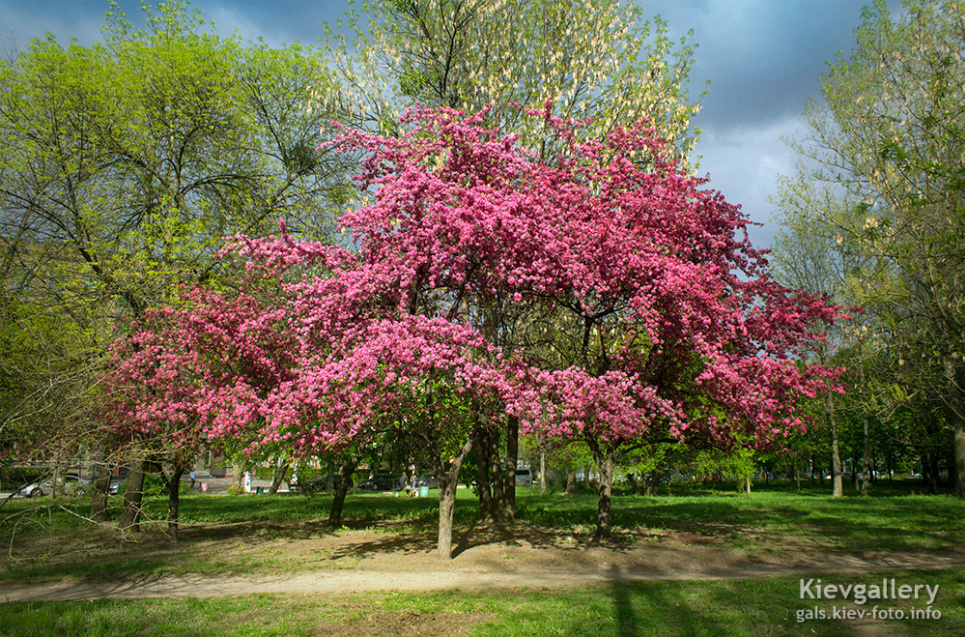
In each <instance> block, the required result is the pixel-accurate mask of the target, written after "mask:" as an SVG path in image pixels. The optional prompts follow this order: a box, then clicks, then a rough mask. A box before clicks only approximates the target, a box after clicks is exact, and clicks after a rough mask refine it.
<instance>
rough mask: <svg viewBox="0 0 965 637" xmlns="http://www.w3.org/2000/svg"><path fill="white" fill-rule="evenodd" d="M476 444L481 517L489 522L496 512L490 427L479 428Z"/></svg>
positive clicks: (477, 489) (481, 519)
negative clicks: (491, 480)
mask: <svg viewBox="0 0 965 637" xmlns="http://www.w3.org/2000/svg"><path fill="white" fill-rule="evenodd" d="M474 444H475V450H476V468H477V476H476V491H477V493H478V495H479V519H480V521H483V522H489V521H492V520H493V518H494V514H493V494H492V486H491V484H490V480H489V476H490V474H491V469H490V456H489V454H490V444H489V429H488V428H487V427H480V428H479V430H478V431H477V432H476V436H475V440H474Z"/></svg>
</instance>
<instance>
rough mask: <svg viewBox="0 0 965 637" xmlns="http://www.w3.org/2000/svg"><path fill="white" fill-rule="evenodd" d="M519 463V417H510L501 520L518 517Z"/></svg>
mask: <svg viewBox="0 0 965 637" xmlns="http://www.w3.org/2000/svg"><path fill="white" fill-rule="evenodd" d="M518 463H519V419H518V418H516V417H515V416H510V417H509V422H508V423H507V424H506V472H505V473H504V474H503V476H504V480H505V485H504V488H503V502H502V506H501V507H500V518H501V521H503V522H506V523H509V522H512V521H513V520H514V519H516V467H517V466H518Z"/></svg>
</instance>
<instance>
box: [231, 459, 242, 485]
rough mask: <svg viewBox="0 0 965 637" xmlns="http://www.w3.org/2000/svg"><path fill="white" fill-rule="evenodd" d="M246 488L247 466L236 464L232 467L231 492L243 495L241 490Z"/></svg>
mask: <svg viewBox="0 0 965 637" xmlns="http://www.w3.org/2000/svg"><path fill="white" fill-rule="evenodd" d="M244 486H245V465H244V464H243V463H240V462H239V463H235V464H233V465H231V491H232V493H241V490H242V489H244Z"/></svg>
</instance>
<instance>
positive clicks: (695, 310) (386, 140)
mask: <svg viewBox="0 0 965 637" xmlns="http://www.w3.org/2000/svg"><path fill="white" fill-rule="evenodd" d="M529 116H530V117H538V118H540V119H542V120H543V121H544V124H545V125H546V126H547V127H551V128H553V129H554V130H555V131H556V134H557V135H558V137H559V140H558V142H559V143H560V144H561V145H564V146H566V147H567V152H566V153H565V154H564V155H563V157H565V159H562V160H560V161H558V162H553V163H552V164H548V163H546V162H544V161H541V160H540V159H539V158H538V156H537V155H535V154H534V153H532V151H530V150H528V149H526V148H525V147H522V146H521V145H520V144H519V143H518V141H517V139H516V138H515V136H504V135H502V134H500V133H499V132H498V131H496V130H494V129H491V128H487V127H485V126H484V125H483V122H484V121H485V113H481V114H479V115H476V116H471V117H463V116H461V115H460V114H459V113H458V112H456V111H452V110H445V109H444V110H441V111H432V110H429V111H422V110H417V111H414V112H412V113H411V114H409V115H407V116H406V117H405V118H404V119H403V122H402V125H403V126H405V127H406V131H407V132H406V134H405V135H403V136H401V137H380V136H377V135H374V134H371V133H365V132H361V131H347V132H346V133H345V134H344V135H343V136H341V137H340V138H339V139H337V140H336V141H335V142H333V145H334V146H335V147H338V148H340V149H342V150H343V151H348V152H364V153H365V154H366V155H367V158H366V159H365V161H364V162H363V164H362V173H361V175H360V177H359V179H360V186H361V187H362V188H373V189H374V201H373V203H372V204H370V205H367V206H364V207H362V208H359V209H358V210H354V211H350V212H348V213H346V214H345V215H343V216H342V218H341V220H340V223H341V224H342V225H343V226H344V227H345V228H346V230H347V231H349V232H350V233H351V234H352V236H353V238H354V242H355V245H356V246H357V249H356V250H353V251H349V250H347V249H345V248H343V247H340V246H335V245H325V244H321V243H312V242H299V241H296V240H294V239H293V238H292V237H290V236H287V235H283V236H281V237H279V238H272V239H249V238H244V237H243V238H240V239H239V240H238V241H237V242H236V243H235V246H234V250H235V251H236V252H238V253H239V254H240V255H241V256H243V257H244V258H246V259H247V260H248V269H249V271H250V272H251V273H252V277H253V279H252V285H254V284H255V282H256V281H257V279H258V277H267V279H266V280H268V281H270V282H275V281H280V283H278V285H279V286H280V290H281V292H280V294H279V295H278V297H277V298H275V299H274V300H273V301H272V303H271V304H269V305H266V306H265V307H264V308H263V309H262V310H260V313H259V312H258V311H256V313H255V315H254V316H251V317H250V318H246V319H244V320H242V321H241V322H240V324H241V325H243V327H244V329H243V330H242V332H239V333H237V334H236V335H235V336H234V337H232V338H229V339H228V340H227V341H226V342H224V343H223V344H220V345H215V347H214V348H213V349H212V354H211V355H210V356H207V357H199V356H198V352H200V351H201V350H202V345H201V343H204V346H203V347H208V346H210V345H211V343H212V342H214V341H213V340H212V337H211V334H212V328H211V327H209V326H212V325H216V326H219V327H217V328H216V329H217V330H218V332H219V334H220V333H221V332H222V329H221V327H220V326H221V325H226V324H229V323H230V324H232V325H234V324H236V323H237V321H236V320H235V319H232V318H230V317H231V316H232V315H234V314H236V312H235V310H234V309H232V308H235V307H236V303H237V302H238V301H237V300H225V301H224V302H222V301H217V300H216V301H215V307H217V308H220V309H219V310H218V311H220V312H222V313H224V318H223V319H219V318H217V317H215V316H212V315H211V314H208V312H209V308H210V307H212V306H211V304H210V302H209V301H205V302H204V303H203V304H202V307H201V308H200V309H198V310H192V309H185V310H181V311H180V312H179V313H176V314H175V315H174V320H173V321H168V322H167V323H166V324H167V325H169V326H171V327H170V329H171V330H173V332H169V334H170V335H169V336H167V337H164V338H163V339H162V341H161V342H159V347H158V349H157V350H152V351H151V352H148V351H146V350H145V351H144V354H143V356H146V357H147V358H148V360H149V362H148V363H147V364H143V363H124V364H123V367H125V368H127V369H131V368H132V366H134V367H136V368H137V370H146V371H139V372H137V373H136V374H135V375H134V376H130V375H126V374H122V375H121V376H116V377H115V380H118V381H119V382H120V385H122V386H123V385H125V384H128V385H133V386H135V387H138V386H141V385H143V384H146V383H147V382H148V381H147V380H138V377H139V376H138V374H145V373H147V374H149V375H153V376H152V377H153V378H159V377H161V374H162V373H163V382H164V383H169V384H172V385H173V386H174V387H175V389H174V390H173V391H174V393H175V394H177V395H178V396H180V395H181V394H183V390H182V389H180V388H181V387H183V386H184V385H185V383H189V384H192V386H197V387H199V388H201V389H200V391H202V393H204V395H205V396H206V397H207V396H217V400H218V401H220V402H218V403H217V404H215V403H208V404H205V406H204V407H203V408H196V407H194V406H193V405H190V404H189V405H188V409H192V410H193V412H192V413H195V414H197V415H198V416H199V418H200V422H199V425H200V427H201V432H202V435H206V436H214V437H217V436H222V435H237V433H238V432H239V431H245V430H248V429H249V428H250V427H251V425H252V424H253V423H263V424H264V429H263V430H262V433H261V434H260V437H258V438H256V440H260V439H264V438H265V437H267V438H270V439H271V440H279V439H284V440H290V441H292V442H294V443H295V444H300V445H306V444H315V443H316V442H322V443H324V444H329V445H338V444H347V443H349V442H351V441H353V440H355V439H356V438H357V437H358V436H359V435H362V434H364V432H365V431H366V430H367V429H370V428H373V427H378V426H386V425H388V426H393V427H398V428H402V429H405V430H408V431H423V432H425V431H429V432H431V435H429V437H428V439H429V440H431V441H432V444H433V445H435V446H436V450H435V452H434V455H435V462H436V465H437V468H438V470H439V471H440V473H441V474H442V475H446V472H447V471H453V470H454V471H455V473H454V474H451V475H454V476H455V475H458V465H459V463H460V462H461V460H462V459H463V458H464V457H465V455H466V454H467V453H468V451H469V449H471V446H472V442H473V438H472V434H473V431H474V428H478V427H480V426H482V425H484V424H486V423H487V422H488V421H490V420H492V419H498V418H503V417H505V415H506V414H508V415H512V416H515V417H517V418H519V419H520V422H521V427H522V428H523V429H524V430H526V431H542V432H545V433H547V434H548V435H551V436H554V437H572V436H576V437H583V438H584V439H586V440H587V441H588V442H591V447H592V446H595V448H596V449H597V451H598V452H599V453H597V454H596V455H597V456H598V462H599V463H600V465H601V466H600V470H601V474H603V473H604V470H605V469H607V467H609V473H608V479H609V480H610V481H612V464H613V458H614V455H615V453H616V451H617V449H618V448H619V447H620V446H621V445H623V444H625V443H630V444H635V443H638V442H640V441H648V440H664V439H673V440H681V441H686V442H689V443H692V444H695V445H712V446H715V445H716V446H729V445H733V444H738V443H739V444H746V443H748V442H751V443H752V444H760V445H764V444H767V443H768V442H769V441H772V440H774V439H775V438H777V439H780V438H781V437H783V436H784V435H786V434H787V432H789V431H791V430H793V429H794V428H796V427H798V426H799V425H800V424H801V423H800V421H799V420H798V419H797V418H796V417H795V416H794V415H793V414H792V413H791V410H792V408H793V405H794V400H793V398H794V397H795V396H798V395H815V394H816V393H819V392H823V391H827V390H828V389H829V388H833V387H834V383H833V378H834V375H835V373H834V371H833V370H830V369H825V368H821V367H810V368H808V367H802V366H801V365H800V360H801V359H802V357H803V356H804V355H805V353H806V351H807V350H808V349H809V348H811V347H813V345H814V343H815V339H816V338H817V337H816V334H815V332H814V331H813V329H812V328H813V327H814V325H815V324H816V323H822V322H831V321H833V320H834V319H835V317H836V308H835V307H832V306H828V305H826V304H824V303H823V302H822V300H821V299H820V298H819V297H816V296H811V295H808V294H805V293H803V292H798V291H793V290H789V289H787V288H783V287H781V286H779V285H777V284H776V283H775V282H774V281H772V280H771V279H770V277H769V275H768V274H767V271H766V264H765V261H764V260H763V259H762V257H761V255H760V254H758V253H757V252H756V251H754V250H753V248H752V247H751V246H750V245H749V243H748V241H747V239H746V235H745V236H744V237H743V238H740V236H739V235H740V234H741V233H742V232H743V231H744V229H745V226H746V223H747V222H746V220H745V219H744V218H742V217H741V216H740V214H739V212H738V209H737V208H735V207H734V206H731V205H729V204H727V203H726V202H725V201H724V199H723V198H722V197H721V196H720V195H719V194H718V193H716V192H713V191H708V190H704V189H703V188H702V181H701V180H700V179H697V178H694V177H692V176H690V175H688V174H687V173H685V172H683V171H682V170H681V169H680V168H679V167H678V166H677V165H676V163H674V162H672V161H664V160H660V159H658V160H657V161H655V162H651V161H648V162H645V163H644V164H642V165H640V166H638V165H636V164H635V163H634V161H633V157H634V156H635V154H636V153H645V154H646V155H647V156H650V157H657V158H659V157H660V156H661V152H662V148H663V146H664V144H665V142H663V141H661V140H659V139H657V138H655V136H654V131H653V130H652V129H649V128H646V127H642V126H638V127H636V128H633V129H629V130H623V129H620V130H617V131H616V132H614V133H613V134H612V135H610V136H609V137H608V138H607V139H606V140H604V141H602V142H581V141H579V140H578V139H577V138H576V137H575V136H574V134H573V130H572V127H571V126H570V125H567V124H566V123H565V122H563V121H561V120H560V119H559V118H555V117H554V116H553V115H552V113H551V112H550V111H549V110H548V109H547V110H545V111H542V112H531V113H530V114H529ZM283 230H284V228H283ZM271 285H272V286H274V285H275V283H271ZM241 298H247V297H238V300H240V299H241ZM199 312H200V313H199ZM201 316H206V317H207V318H204V319H201V318H200V317H201ZM520 316H523V317H525V318H524V319H523V320H522V321H521V320H520V318H519V317H520ZM521 323H525V324H526V326H527V329H530V330H531V332H532V333H533V334H537V333H539V331H540V330H539V328H540V326H543V325H552V326H554V327H555V328H556V330H557V334H558V335H559V338H558V339H557V340H556V341H555V342H553V343H551V347H553V348H555V349H556V350H558V351H560V352H563V353H564V355H563V357H556V356H547V355H546V354H545V352H546V349H545V347H544V346H543V344H539V346H529V345H527V344H526V343H525V341H522V342H519V344H517V345H516V346H515V347H514V348H513V349H511V350H509V351H507V350H506V349H505V348H502V347H500V345H499V337H498V333H499V331H500V330H503V329H507V328H509V327H516V328H518V326H519V325H520V324H521ZM279 334H281V335H282V336H281V338H283V339H287V340H288V341H290V342H292V343H296V344H297V345H290V346H286V347H283V348H280V349H279V350H278V351H279V352H283V353H284V355H285V356H288V355H289V354H290V353H292V352H297V354H296V355H295V357H296V359H295V360H294V364H292V365H290V370H291V371H290V373H291V374H292V376H291V378H290V379H288V380H285V379H281V382H277V383H275V382H272V383H267V384H258V383H255V382H252V381H251V380H250V378H251V376H250V375H249V374H248V372H244V371H240V370H239V371H235V372H233V373H230V374H228V375H227V376H225V377H224V378H222V379H221V380H218V381H217V382H212V380H211V379H212V377H211V375H210V374H209V373H208V369H209V368H208V367H206V366H207V365H210V363H211V361H220V360H223V359H225V358H232V359H237V358H238V357H237V356H235V355H234V354H233V353H237V352H241V351H244V352H246V354H245V355H244V356H246V357H247V356H251V357H253V360H258V361H262V362H261V363H258V365H259V366H260V368H266V366H268V367H271V368H274V365H275V364H276V363H275V361H277V360H278V355H277V354H276V355H274V356H273V355H271V354H268V355H265V356H263V355H262V354H261V353H260V352H261V351H262V350H260V349H256V348H254V347H251V346H249V345H245V344H246V343H247V344H251V343H258V344H265V343H272V342H277V338H278V335H279ZM145 338H146V337H139V339H140V340H141V341H144V340H145ZM218 338H220V336H219V337H218ZM165 342H166V343H167V345H165V344H164V343H165ZM259 346H260V345H259ZM171 352H178V353H179V354H178V355H177V356H178V357H179V358H171V357H170V353H171ZM229 352H231V353H232V354H230V355H229ZM125 360H127V361H131V360H133V359H131V358H126V359H125ZM171 361H174V362H175V363H176V364H169V363H171ZM285 367H286V368H287V367H289V366H288V365H285ZM162 370H163V371H162ZM259 377H260V378H268V377H274V376H272V375H271V374H268V375H266V374H259ZM202 378H203V379H204V381H203V382H200V383H198V384H197V385H194V379H202ZM112 394H113V395H115V396H124V395H125V391H124V390H123V387H120V388H119V389H118V390H116V391H114V392H112ZM167 395H168V393H166V392H164V391H161V390H157V391H149V392H144V391H141V392H139V395H138V397H137V399H136V401H134V403H133V404H132V405H131V406H129V407H128V408H126V409H125V408H119V409H116V410H113V413H115V414H117V415H118V416H120V418H121V424H123V423H124V422H126V421H129V419H130V418H132V417H133V418H134V420H135V421H139V422H141V425H140V426H150V423H152V422H155V421H158V420H160V421H168V420H172V419H180V418H181V417H180V415H179V414H181V413H182V411H183V409H184V408H185V406H184V403H183V402H182V401H181V400H180V398H178V399H176V400H168V399H167V398H165V396H167ZM502 409H505V412H506V413H505V414H502V413H500V410H502ZM159 413H161V414H162V415H161V416H160V417H158V416H157V414H159ZM447 458H450V460H453V459H454V462H452V464H453V465H454V466H452V467H450V468H449V469H448V470H447V469H446V467H445V466H444V465H445V461H446V459H447ZM607 486H608V487H609V484H608V485H607ZM443 491H445V489H444V490H443ZM450 495H451V496H453V497H454V490H453V491H452V493H451V494H450ZM603 495H604V494H601V514H600V518H599V520H598V524H599V533H600V534H601V535H605V534H607V533H608V532H609V524H610V519H609V492H607V493H606V494H605V496H606V498H605V501H604V498H603ZM441 497H442V498H443V499H442V500H441V502H442V504H443V506H442V507H441V508H440V550H441V552H442V554H443V555H445V556H447V557H448V553H449V546H450V544H449V541H450V539H449V537H447V536H446V534H445V532H444V531H445V529H446V528H447V524H448V525H450V526H449V527H448V528H449V529H450V531H449V532H451V506H452V503H453V502H454V501H449V500H446V498H447V497H448V496H446V495H445V493H444V494H443V496H441ZM446 515H447V516H449V517H448V521H446V520H444V519H443V516H446Z"/></svg>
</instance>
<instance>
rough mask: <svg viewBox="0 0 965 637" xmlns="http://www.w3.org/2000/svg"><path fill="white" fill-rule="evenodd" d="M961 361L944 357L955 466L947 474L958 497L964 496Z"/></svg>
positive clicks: (964, 417) (964, 409) (964, 400)
mask: <svg viewBox="0 0 965 637" xmlns="http://www.w3.org/2000/svg"><path fill="white" fill-rule="evenodd" d="M960 364H961V363H959V362H956V361H955V360H954V359H953V358H952V357H951V356H946V357H945V386H946V390H947V393H948V400H947V405H948V406H947V409H946V417H945V418H946V420H947V421H948V423H949V424H950V425H951V427H952V431H953V432H954V436H955V442H954V450H955V466H954V468H953V467H951V466H949V467H948V475H949V476H950V477H951V476H952V475H954V480H953V481H952V482H953V489H954V493H955V494H956V495H958V496H959V497H965V388H963V387H962V385H961V382H960V380H961V379H960V378H959V376H960V374H959V373H958V370H959V366H960Z"/></svg>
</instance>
